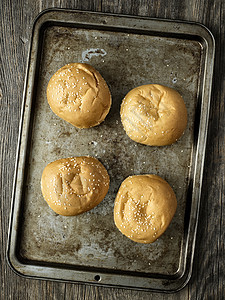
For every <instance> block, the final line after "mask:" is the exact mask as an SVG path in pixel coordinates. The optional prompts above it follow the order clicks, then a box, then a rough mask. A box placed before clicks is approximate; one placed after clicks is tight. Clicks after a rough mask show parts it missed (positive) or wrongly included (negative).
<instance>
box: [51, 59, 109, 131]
mask: <svg viewBox="0 0 225 300" xmlns="http://www.w3.org/2000/svg"><path fill="white" fill-rule="evenodd" d="M47 99H48V103H49V105H50V107H51V109H52V110H53V112H54V113H55V114H56V115H57V116H59V117H60V118H62V119H64V120H65V121H67V122H69V123H71V124H72V125H74V126H76V127H78V128H89V127H93V126H96V125H98V124H100V123H101V122H102V121H104V119H105V117H106V115H107V114H108V112H109V110H110V107H111V94H110V91H109V88H108V86H107V84H106V82H105V80H104V79H103V78H102V76H101V75H100V74H99V72H98V71H96V70H95V69H94V68H93V67H92V66H90V65H88V64H82V63H72V64H68V65H65V66H64V67H62V68H61V69H59V70H58V71H57V72H56V73H55V74H54V75H53V76H52V78H51V79H50V81H49V83H48V87H47Z"/></svg>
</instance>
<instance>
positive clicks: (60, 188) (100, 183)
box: [41, 156, 109, 216]
mask: <svg viewBox="0 0 225 300" xmlns="http://www.w3.org/2000/svg"><path fill="white" fill-rule="evenodd" d="M108 189H109V175H108V173H107V171H106V169H105V167H104V166H103V165H102V164H101V163H100V161H98V160H97V159H96V158H93V157H89V156H81V157H71V158H63V159H59V160H56V161H54V162H52V163H50V164H48V165H47V166H46V167H45V169H44V171H43V174H42V178H41V190H42V194H43V196H44V199H45V200H46V202H47V203H48V205H49V206H50V207H51V209H53V210H54V211H55V212H56V213H57V214H59V215H63V216H75V215H78V214H81V213H83V212H85V211H88V210H91V209H92V208H94V207H95V206H96V205H98V204H99V203H100V202H101V201H102V200H103V199H104V197H105V195H106V194H107V192H108Z"/></svg>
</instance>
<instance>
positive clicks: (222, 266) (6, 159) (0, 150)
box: [0, 0, 225, 300]
mask: <svg viewBox="0 0 225 300" xmlns="http://www.w3.org/2000/svg"><path fill="white" fill-rule="evenodd" d="M50 7H63V8H75V9H83V10H91V11H102V12H110V13H122V14H130V15H141V16H149V17H159V18H171V19H182V20H188V21H195V22H200V23H203V24H205V25H206V26H207V27H208V28H209V29H210V30H211V31H212V32H213V34H214V36H215V39H216V58H215V68H214V80H213V90H212V102H211V103H212V104H211V110H210V123H209V131H208V141H207V152H206V162H205V166H206V168H205V171H204V180H203V191H202V202H201V208H200V223H199V227H198V234H197V245H196V252H195V258H194V269H193V276H192V278H191V280H190V283H189V284H188V286H187V287H186V288H184V289H183V290H182V291H180V292H178V293H176V294H169V295H166V294H160V293H158V294H154V293H147V292H140V291H133V290H125V289H116V288H103V287H95V286H88V285H87V286H86V285H81V284H69V283H56V282H51V281H41V280H33V279H25V278H21V277H19V276H17V275H16V274H14V272H12V271H11V269H10V268H9V267H8V265H7V263H6V256H5V253H6V243H7V231H8V222H9V215H10V204H11V191H12V185H13V174H14V165H15V160H16V147H17V138H18V127H19V118H20V108H21V103H22V94H23V84H24V76H25V70H26V62H27V55H28V45H29V39H30V36H31V29H32V23H33V20H34V18H35V17H36V16H37V14H38V13H39V12H40V11H42V10H44V9H46V8H50ZM0 16H1V22H0V38H1V40H0V129H1V131H0V133H1V135H0V141H1V143H0V163H1V168H0V179H1V186H0V199H1V202H0V205H1V212H0V231H1V234H0V291H1V292H0V299H2V300H8V299H24V300H26V299H40V300H42V299H56V300H58V299H60V300H61V299H91V300H93V299H104V300H105V299H124V300H126V299H127V300H131V299H132V300H137V299H154V300H155V299H156V300H158V299H182V300H183V299H194V300H195V299H216V300H218V299H221V300H222V299H225V271H224V270H225V259H224V257H225V244H224V240H225V229H224V228H225V210H224V194H225V187H224V174H225V150H224V149H225V139H224V136H225V126H224V121H225V108H224V99H225V75H224V74H225V72H224V69H225V54H224V49H225V44H224V43H225V42H224V37H225V30H224V28H225V26H224V25H225V24H224V20H225V5H224V1H223V0H214V1H210V0H190V1H187V0H171V1H166V0H158V1H155V0H150V1H148V0H136V1H135V0H127V1H126V0H111V1H110V0H93V1H84V0H83V1H82V0H74V1H73V0H68V1H66V0H55V1H54V0H52V1H50V0H46V1H40V0H39V1H38V0H37V1H34V0H24V1H22V0H17V1H14V0H8V1H0Z"/></svg>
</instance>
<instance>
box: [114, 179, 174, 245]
mask: <svg viewBox="0 0 225 300" xmlns="http://www.w3.org/2000/svg"><path fill="white" fill-rule="evenodd" d="M176 208H177V200H176V196H175V194H174V192H173V189H172V188H171V187H170V185H169V184H168V183H167V182H166V181H165V180H163V179H162V178H161V177H159V176H156V175H134V176H130V177H128V178H126V179H125V180H124V181H123V182H122V184H121V186H120V188H119V191H118V193H117V196H116V200H115V205H114V221H115V224H116V226H117V227H118V229H119V230H120V231H121V232H122V233H123V234H124V235H125V236H127V237H128V238H130V239H131V240H133V241H135V242H138V243H146V244H147V243H153V242H154V241H155V240H156V239H158V238H159V237H160V236H161V235H162V234H163V233H164V231H165V230H166V229H167V227H168V226H169V224H170V222H171V220H172V218H173V216H174V214H175V211H176Z"/></svg>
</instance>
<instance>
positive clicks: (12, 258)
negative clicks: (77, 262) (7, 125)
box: [6, 8, 215, 293]
mask: <svg viewBox="0 0 225 300" xmlns="http://www.w3.org/2000/svg"><path fill="white" fill-rule="evenodd" d="M57 12H60V13H64V14H68V13H70V14H75V15H76V14H90V15H98V16H102V17H105V18H117V19H119V18H124V19H126V20H129V19H130V20H134V19H136V20H146V21H148V22H157V23H158V22H162V23H164V24H165V23H167V25H170V26H168V28H170V27H171V25H173V26H174V32H173V34H177V32H176V30H177V29H178V28H179V26H183V27H184V28H186V27H190V26H195V28H198V30H199V34H188V33H187V32H182V33H179V34H181V35H184V34H186V35H190V36H192V37H194V36H196V37H198V38H201V39H203V41H204V43H205V45H206V59H205V68H206V70H208V69H209V71H208V72H207V74H205V73H206V72H204V80H203V84H204V83H205V82H207V83H208V86H209V88H208V90H207V91H206V94H204V92H205V91H203V93H202V97H201V98H202V103H203V104H205V106H206V108H207V109H206V114H205V115H204V116H201V118H200V125H199V128H200V126H201V124H203V125H204V126H203V129H204V133H202V135H201V136H204V137H205V139H202V140H201V141H199V139H198V142H197V149H196V158H195V164H194V166H195V167H194V173H196V169H197V167H198V166H197V163H196V162H199V161H201V166H200V167H198V168H199V169H200V172H199V182H200V187H199V192H198V194H197V195H196V197H197V198H198V201H197V203H196V204H197V205H196V208H195V209H193V207H192V208H191V211H190V214H191V213H192V214H194V215H195V218H196V223H195V224H191V225H194V226H192V227H193V228H192V233H191V227H190V224H189V226H188V232H187V235H188V236H190V235H192V243H191V245H190V242H189V240H188V243H187V244H188V245H186V247H187V248H188V249H186V252H185V253H186V254H187V252H188V251H189V252H188V254H189V255H186V257H185V261H186V264H185V268H184V270H183V272H182V274H181V275H180V276H179V277H177V276H175V277H177V278H176V279H171V281H172V282H173V283H175V282H176V283H175V284H174V285H173V284H172V285H173V287H172V288H168V289H164V290H163V289H157V288H153V287H144V286H140V285H139V286H138V287H137V286H134V285H130V284H129V281H130V279H131V281H132V279H134V278H136V279H137V278H139V277H136V276H131V275H125V277H126V280H125V281H128V282H127V284H125V285H123V284H121V283H119V284H115V283H113V284H110V283H109V282H107V283H104V282H103V283H102V282H96V281H95V280H94V279H93V278H94V275H96V272H92V271H88V272H87V271H85V272H84V273H85V274H86V275H87V273H88V274H89V275H91V278H89V279H87V281H83V280H79V279H77V277H79V274H80V273H82V272H81V271H79V270H73V273H74V275H76V279H71V278H65V277H64V278H63V279H62V278H61V277H60V276H57V275H58V274H57V272H55V271H56V270H59V269H60V268H59V269H57V268H55V267H48V266H47V267H46V266H45V267H44V270H48V271H49V273H48V274H49V275H52V277H51V276H44V274H42V273H43V267H41V266H38V265H35V264H33V265H31V264H26V263H24V262H22V261H20V260H19V258H18V256H17V254H16V239H17V235H16V234H15V233H14V236H12V227H13V225H14V226H16V225H15V223H16V224H18V218H19V206H20V202H19V203H17V202H18V201H16V198H15V196H16V195H15V194H16V187H17V185H18V178H17V175H18V172H19V165H21V164H23V162H22V163H21V157H20V155H21V142H22V141H23V139H24V137H23V136H22V135H23V131H24V130H23V127H24V126H25V125H24V120H25V118H26V115H27V118H28V120H26V123H27V124H29V117H30V115H31V114H30V109H31V108H30V107H29V108H28V109H27V108H26V107H25V106H26V105H25V104H26V102H27V98H28V95H29V92H28V78H29V77H30V73H32V70H31V69H32V68H31V57H32V55H33V56H34V55H35V54H34V53H33V54H32V45H33V41H34V38H35V35H36V36H37V38H39V34H40V30H41V29H42V27H43V26H44V24H45V23H48V22H59V23H60V21H59V20H56V19H54V18H53V19H52V20H48V15H50V16H51V14H54V13H57ZM45 18H47V19H46V20H45ZM73 21H74V22H72V23H74V26H75V24H77V23H76V20H75V19H74V20H73ZM62 22H63V23H65V22H66V21H62ZM69 23H70V24H71V21H70V22H69ZM80 23H81V22H80ZM81 24H82V25H84V24H86V25H88V24H91V25H93V23H90V22H85V23H84V22H82V23H81ZM95 25H98V26H101V27H106V28H108V27H110V28H115V25H114V26H113V25H111V26H109V25H108V24H107V23H103V24H99V23H98V24H97V23H96V24H95ZM176 26H178V27H176ZM118 27H119V28H120V29H128V30H129V27H122V26H118ZM132 30H134V31H136V32H137V29H136V28H135V29H132ZM120 31H122V30H120ZM146 31H148V32H149V31H150V30H149V29H146ZM153 31H154V32H157V31H156V30H153ZM158 32H160V31H158ZM167 33H169V34H170V33H171V31H169V29H168V30H167ZM200 33H202V34H203V36H201V35H200ZM214 55H215V40H214V37H213V35H212V33H211V31H210V30H209V29H208V28H207V27H206V26H204V25H202V24H200V23H197V22H187V21H181V20H171V19H161V18H149V17H143V16H133V15H124V14H112V13H102V12H92V11H84V10H75V9H66V8H63V9H59V8H50V9H46V10H44V11H42V12H41V13H40V14H39V15H38V16H37V17H36V18H35V20H34V23H33V28H32V34H31V39H30V47H29V51H28V59H27V68H26V70H27V71H26V76H25V80H24V91H23V101H22V105H21V118H20V124H19V135H18V144H17V152H16V153H17V155H16V163H15V172H14V181H13V192H12V203H11V213H10V221H9V231H8V243H7V251H6V252H7V253H6V254H7V255H6V259H7V262H8V264H9V266H10V267H11V269H12V270H13V271H14V272H15V273H17V274H18V275H20V276H23V277H26V278H33V279H44V280H46V279H49V280H53V281H61V282H77V283H83V284H94V285H99V286H108V287H117V288H120V287H121V288H129V289H135V290H147V291H158V292H165V293H170V292H176V291H178V290H180V289H182V288H183V287H184V286H185V285H186V284H187V283H188V281H189V279H190V277H191V273H192V264H193V257H194V248H195V242H196V232H197V226H198V216H199V207H200V200H201V199H200V196H201V184H202V177H203V170H204V157H205V149H206V136H207V127H208V117H209V110H210V95H211V86H212V75H213V65H214ZM35 61H36V60H35ZM209 62H210V63H211V64H209ZM32 64H33V65H35V66H36V64H35V63H34V62H33V63H32ZM35 66H34V67H33V68H34V70H33V73H34V72H35ZM30 94H32V93H30ZM30 99H31V100H32V97H31V95H30ZM203 99H206V100H205V101H203ZM25 128H26V127H25ZM26 143H27V141H25V146H26ZM25 149H26V147H25ZM199 149H201V150H202V152H201V153H202V154H203V155H201V159H200V158H199V157H198V156H199ZM23 159H24V161H25V158H24V157H23ZM22 173H23V170H22ZM22 177H23V174H22ZM194 179H195V176H194ZM20 196H21V195H20ZM193 230H194V231H193ZM13 242H14V244H13ZM190 248H191V249H190ZM30 267H35V268H36V271H37V273H38V274H39V275H38V274H37V273H36V275H34V274H33V275H32V272H31V270H30ZM31 269H32V268H31ZM61 270H62V269H61ZM70 271H71V270H70ZM29 272H30V273H29ZM41 274H42V276H41ZM105 274H106V273H104V272H102V273H101V272H98V275H100V276H101V277H102V278H104V276H105ZM110 275H111V276H114V275H115V276H118V275H117V274H110ZM122 276H123V275H121V274H120V275H119V277H122ZM140 279H141V280H142V279H143V278H142V277H140ZM104 280H105V281H107V280H106V279H104ZM160 280H162V279H160Z"/></svg>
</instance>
